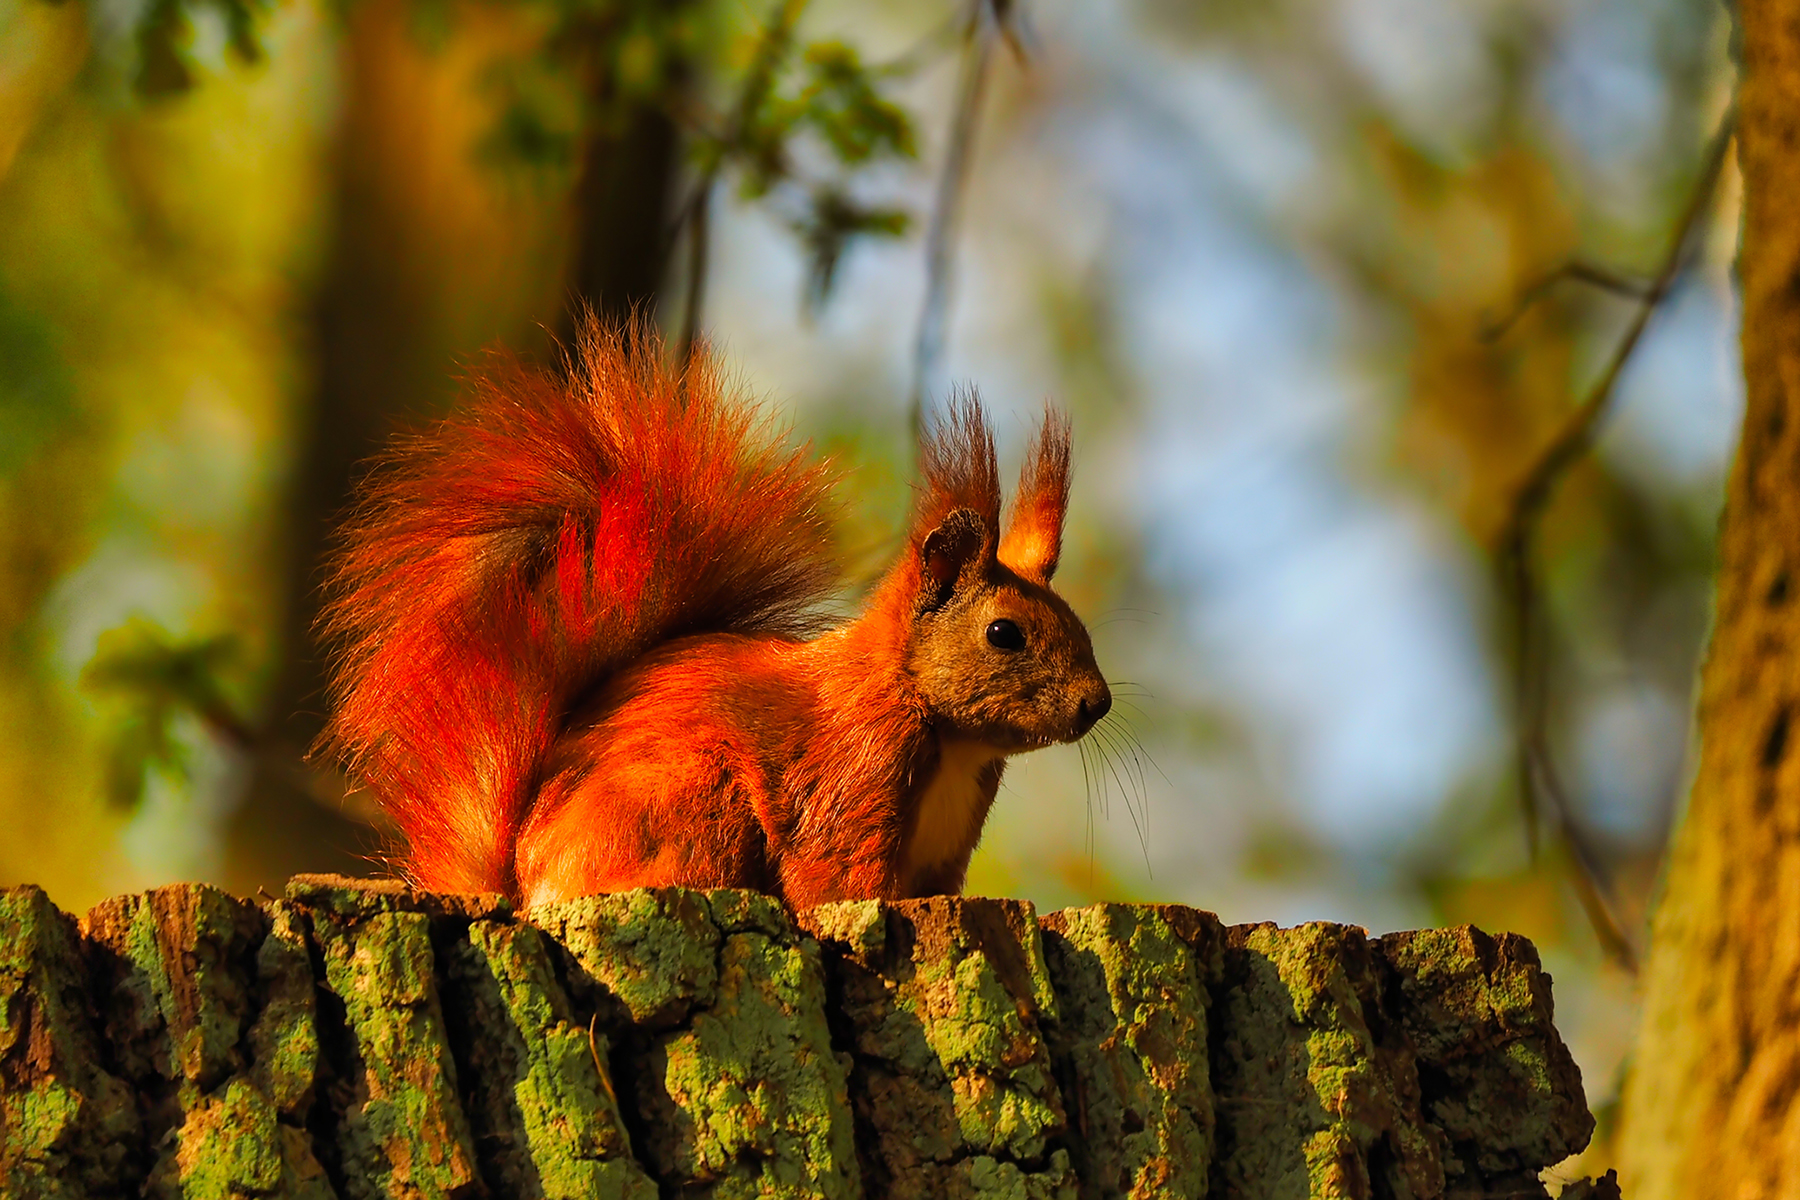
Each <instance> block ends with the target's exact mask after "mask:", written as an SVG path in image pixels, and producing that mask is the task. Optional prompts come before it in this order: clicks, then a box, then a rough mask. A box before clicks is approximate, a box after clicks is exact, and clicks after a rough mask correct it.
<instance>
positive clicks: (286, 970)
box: [82, 884, 333, 1200]
mask: <svg viewBox="0 0 1800 1200" xmlns="http://www.w3.org/2000/svg"><path fill="white" fill-rule="evenodd" d="M275 919H276V920H278V921H279V922H280V925H281V929H280V931H279V932H271V917H270V916H269V915H267V914H265V913H263V912H262V911H260V910H258V909H257V908H256V907H255V906H254V905H251V904H247V903H245V902H244V901H241V900H237V899H234V898H233V897H231V896H228V895H226V894H225V893H224V892H221V891H219V890H218V889H216V888H211V887H206V886H204V885H200V884H178V885H175V886H172V887H165V888H158V889H156V890H155V891H151V892H146V893H143V894H142V895H138V896H123V897H118V898H116V899H113V900H108V901H106V902H105V903H103V904H100V905H98V906H96V907H95V908H94V909H93V910H92V911H91V912H89V913H88V915H87V917H86V918H85V919H84V920H83V922H82V926H83V930H84V932H85V934H86V936H87V939H88V942H89V944H90V947H91V952H90V956H91V958H92V960H93V972H94V978H95V983H96V985H97V992H98V995H99V996H100V998H101V1002H100V1008H101V1011H102V1012H103V1013H104V1015H105V1028H106V1034H107V1040H108V1042H109V1044H110V1045H111V1046H112V1048H113V1052H114V1055H115V1058H116V1061H117V1062H118V1063H119V1066H120V1070H121V1071H122V1072H123V1073H124V1074H125V1075H126V1077H127V1078H129V1079H130V1080H131V1082H132V1083H133V1085H134V1086H135V1087H136V1088H137V1089H138V1094H139V1098H140V1107H141V1109H142V1111H143V1112H144V1114H145V1133H146V1137H147V1141H148V1143H149V1145H150V1148H151V1151H152V1155H153V1159H154V1161H153V1162H152V1163H151V1165H150V1169H149V1175H148V1180H147V1182H146V1183H145V1185H144V1194H145V1195H146V1196H148V1197H155V1198H158V1200H161V1198H168V1200H177V1198H180V1197H210V1196H227V1195H237V1196H247V1197H248V1196H255V1197H289V1198H292V1200H325V1198H327V1197H330V1196H332V1195H333V1193H332V1191H331V1188H330V1185H329V1183H328V1182H327V1180H326V1179H325V1175H324V1171H323V1169H322V1168H321V1167H320V1165H319V1163H318V1161H317V1159H316V1158H315V1157H314V1155H313V1153H312V1150H311V1147H310V1144H309V1141H308V1139H307V1137H306V1135H305V1132H304V1131H303V1130H302V1129H300V1128H299V1127H298V1126H299V1124H300V1122H301V1121H302V1119H303V1117H304V1112H305V1106H306V1103H307V1101H308V1099H309V1097H310V1095H311V1091H312V1081H313V1070H314V1069H315V1067H316V1062H317V1038H316V1034H315V1032H314V1030H313V1027H312V1006H311V1000H312V990H313V983H312V969H311V964H310V962H308V961H306V957H305V946H304V942H303V941H299V935H298V934H297V933H296V932H295V931H294V930H293V929H292V923H293V921H294V919H295V917H294V914H292V913H291V912H283V913H280V914H278V916H277V917H276V918H275ZM309 1050H310V1053H309ZM258 1051H260V1054H258V1053H257V1052H258ZM284 1117H285V1118H287V1119H288V1121H289V1122H290V1124H289V1125H288V1126H286V1127H283V1126H282V1124H281V1122H282V1120H283V1118H284Z"/></svg>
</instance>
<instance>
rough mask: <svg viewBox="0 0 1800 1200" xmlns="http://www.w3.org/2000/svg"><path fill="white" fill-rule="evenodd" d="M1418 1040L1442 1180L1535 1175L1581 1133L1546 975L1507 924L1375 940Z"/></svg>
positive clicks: (1570, 1149) (1588, 1123) (1578, 1099)
mask: <svg viewBox="0 0 1800 1200" xmlns="http://www.w3.org/2000/svg"><path fill="white" fill-rule="evenodd" d="M1377 947H1378V950H1379V952H1380V954H1381V957H1382V958H1383V959H1384V960H1385V961H1386V962H1387V963H1388V964H1389V967H1390V969H1391V971H1392V973H1393V979H1392V982H1391V985H1390V986H1391V987H1392V989H1393V990H1394V991H1395V993H1396V996H1395V1003H1394V1004H1393V1005H1392V1006H1391V1007H1392V1008H1393V1011H1394V1013H1395V1015H1396V1023H1397V1024H1398V1025H1399V1027H1400V1028H1401V1029H1402V1030H1403V1031H1404V1033H1405V1034H1406V1036H1407V1038H1408V1039H1410V1041H1411V1042H1412V1044H1413V1046H1414V1047H1416V1051H1417V1055H1418V1061H1419V1072H1420V1076H1421V1078H1422V1080H1423V1081H1424V1084H1425V1096H1424V1112H1425V1116H1426V1117H1427V1118H1428V1119H1429V1120H1430V1121H1431V1123H1432V1124H1433V1125H1434V1126H1436V1127H1437V1128H1438V1129H1440V1130H1442V1131H1443V1134H1444V1136H1445V1137H1446V1138H1448V1139H1449V1143H1450V1149H1449V1152H1448V1153H1447V1155H1446V1158H1445V1165H1446V1168H1447V1169H1448V1171H1449V1172H1450V1175H1451V1179H1450V1186H1449V1191H1450V1193H1451V1194H1455V1193H1456V1192H1458V1191H1466V1192H1470V1193H1479V1192H1481V1191H1483V1190H1493V1189H1494V1188H1495V1187H1496V1186H1497V1185H1499V1184H1500V1183H1502V1182H1504V1181H1506V1180H1509V1179H1512V1180H1518V1179H1522V1178H1529V1177H1533V1176H1535V1174H1536V1172H1537V1171H1538V1170H1539V1169H1540V1168H1541V1167H1542V1166H1543V1165H1544V1164H1546V1163H1554V1162H1557V1161H1558V1160H1560V1159H1562V1158H1564V1157H1565V1156H1567V1155H1570V1154H1573V1153H1575V1152H1576V1151H1578V1150H1580V1149H1581V1148H1582V1147H1583V1146H1585V1145H1587V1140H1588V1137H1589V1135H1590V1134H1591V1133H1592V1132H1593V1128H1594V1119H1593V1117H1592V1116H1591V1115H1590V1114H1589V1113H1588V1110H1587V1104H1586V1101H1585V1100H1584V1099H1583V1096H1582V1089H1581V1072H1580V1069H1579V1068H1577V1067H1576V1065H1575V1060H1574V1059H1573V1058H1572V1057H1571V1056H1570V1054H1569V1051H1568V1048H1567V1047H1566V1046H1564V1045H1563V1042H1562V1039H1561V1038H1560V1037H1558V1036H1557V1034H1556V1026H1555V1023H1554V1020H1553V1016H1554V1013H1553V1007H1552V1004H1551V999H1550V977H1549V976H1548V975H1546V974H1544V972H1543V969H1542V967H1541V966H1540V964H1539V962H1538V955H1537V950H1536V948H1535V947H1533V946H1532V944H1531V943H1530V942H1528V941H1526V940H1525V939H1524V938H1521V937H1518V936H1517V935H1514V934H1501V935H1499V936H1498V937H1491V936H1489V935H1488V934H1485V933H1483V932H1481V931H1480V930H1478V929H1474V928H1471V927H1469V926H1466V925H1465V926H1460V927H1458V928H1454V929H1426V930H1420V931H1417V932H1412V933H1395V934H1389V935H1387V936H1386V937H1384V938H1382V939H1380V941H1379V942H1378V943H1377Z"/></svg>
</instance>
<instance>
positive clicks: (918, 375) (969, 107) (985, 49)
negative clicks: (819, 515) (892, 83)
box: [912, 0, 1019, 434]
mask: <svg viewBox="0 0 1800 1200" xmlns="http://www.w3.org/2000/svg"><path fill="white" fill-rule="evenodd" d="M1002 10H1004V11H1002ZM1014 11H1015V5H1014V4H1012V3H1004V2H1003V0H974V7H973V9H972V11H971V13H970V17H969V25H968V34H967V37H968V50H967V52H966V53H965V54H964V56H963V65H962V76H961V79H960V81H959V82H958V84H957V90H956V110H955V112H954V113H953V114H952V116H951V119H950V143H949V146H948V147H947V148H946V150H945V153H944V170H943V174H942V175H940V176H939V177H938V187H937V197H936V199H935V200H934V201H933V203H932V206H931V225H930V228H929V229H928V230H927V231H926V234H925V302H924V305H923V307H922V308H921V309H920V311H919V336H918V340H917V342H916V343H915V344H914V349H913V391H912V424H913V431H914V433H915V434H916V433H918V432H919V431H920V430H922V429H923V428H924V426H925V392H926V389H927V388H928V387H929V386H930V383H931V380H932V379H933V378H935V377H936V375H937V370H938V366H939V364H940V363H941V362H942V361H943V357H944V327H945V323H946V321H947V319H948V316H949V310H950V267H951V258H952V256H951V248H952V245H953V243H954V242H955V239H956V221H957V217H958V216H959V215H960V212H961V209H962V196H963V191H964V188H965V185H966V184H967V183H968V176H969V162H970V159H971V156H972V153H973V151H974V148H975V127H976V124H977V122H978V120H979V118H980V115H981V101H982V98H983V97H984V96H985V95H986V93H987V81H988V67H989V64H990V62H991V60H992V59H993V51H994V41H995V39H996V37H999V36H1001V35H1002V32H1003V29H1002V27H1003V23H1004V22H1005V21H1006V20H1008V19H1009V16H1010V15H1011V14H1013V13H1014ZM1013 19H1016V18H1013ZM1007 36H1008V40H1009V41H1011V42H1012V44H1013V45H1014V46H1015V47H1016V46H1018V45H1019V43H1018V41H1017V39H1016V37H1014V36H1013V35H1010V34H1008V35H1007ZM1015 52H1016V51H1015Z"/></svg>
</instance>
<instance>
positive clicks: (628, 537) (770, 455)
mask: <svg viewBox="0 0 1800 1200" xmlns="http://www.w3.org/2000/svg"><path fill="white" fill-rule="evenodd" d="M829 488H830V478H829V476H828V473H827V472H826V470H825V468H824V467H822V466H820V465H818V464H816V463H814V462H812V461H810V460H809V459H808V458H807V457H806V456H805V455H804V454H802V453H800V452H797V451H793V450H790V449H787V448H785V447H783V446H782V444H781V443H780V441H779V440H778V439H777V438H776V437H775V435H774V432H773V431H772V430H771V429H770V428H769V426H768V423H767V422H766V421H765V419H764V418H763V417H762V416H761V415H760V414H759V413H758V412H757V411H756V409H755V408H754V407H753V406H752V405H750V404H749V403H747V402H746V401H745V400H744V399H743V398H742V397H740V396H737V395H734V394H732V393H731V392H730V391H729V390H728V389H727V388H726V387H725V386H724V385H723V383H722V381H721V379H720V377H719V375H718V373H717V371H716V370H715V369H714V368H713V367H712V366H711V364H710V363H709V362H708V361H707V360H706V359H705V358H704V357H703V356H697V357H696V358H695V360H694V362H693V364H692V365H690V366H689V367H688V368H687V369H686V370H685V371H682V372H679V373H676V372H672V371H670V370H669V369H667V368H666V367H664V366H663V365H662V355H661V347H660V346H659V345H658V344H656V341H655V339H654V337H653V336H651V335H649V334H647V333H645V332H643V331H641V330H636V329H634V330H628V331H625V332H613V331H608V330H605V329H602V328H601V327H600V326H599V325H598V324H597V323H596V322H594V321H592V320H590V321H588V322H587V323H586V324H585V325H584V327H583V329H582V331H581V334H580V336H579V339H578V342H577V346H576V351H575V354H574V356H573V359H572V361H571V362H570V363H569V364H568V369H567V371H566V373H565V374H564V375H553V374H551V373H548V372H544V371H538V370H533V369H529V368H526V367H524V366H521V365H519V364H517V363H515V362H511V361H496V363H495V364H494V365H493V366H492V367H491V368H490V369H489V370H488V371H487V372H486V373H485V374H483V375H482V376H481V377H480V378H479V379H478V380H477V381H476V383H475V385H474V387H473V388H472V389H471V394H470V395H469V397H468V399H467V400H466V401H465V402H464V403H463V405H462V406H461V407H459V408H458V410H457V411H456V412H455V413H453V414H452V415H451V416H450V417H449V418H447V419H446V420H444V421H443V422H442V423H440V424H439V425H438V426H437V427H436V428H435V429H433V430H431V431H429V432H427V433H424V434H421V435H418V436H416V437H413V438H410V439H408V440H406V441H403V442H401V443H400V444H399V445H398V446H397V447H396V448H395V449H394V450H393V451H392V452H391V453H390V454H389V455H388V456H387V457H386V459H385V460H384V461H382V462H381V463H380V464H378V465H377V467H376V469H375V470H374V471H373V472H372V473H371V476H370V481H369V483H368V484H367V485H366V486H365V488H364V489H363V491H362V494H361V497H360V502H359V504H358V506H357V508H356V510H355V512H354V513H353V514H352V517H351V519H350V521H349V522H348V524H347V525H346V527H345V528H344V531H343V533H342V540H341V545H340V548H339V552H338V555H337V558H336V565H335V569H334V571H333V573H332V577H331V582H330V586H331V593H332V598H331V600H330V603H329V605H328V607H327V609H326V612H325V616H324V618H323V621H322V629H323V632H324V634H325V635H326V637H327V639H328V640H330V641H331V642H333V643H334V649H335V661H336V668H335V671H334V675H333V683H332V689H331V694H332V701H333V714H332V718H331V721H330V724H329V725H328V727H327V729H326V733H325V738H324V740H325V743H326V744H327V745H328V746H329V747H330V748H331V749H333V750H334V751H335V752H336V753H339V754H341V755H342V756H343V757H344V758H345V759H346V761H347V763H348V765H349V767H350V769H351V770H352V772H353V773H354V774H355V775H357V776H358V777H359V778H360V779H361V780H362V781H363V782H364V783H365V784H366V785H367V786H369V787H370V788H372V789H373V790H374V792H375V793H376V798H377V799H378V801H379V802H380V803H381V805H382V807H383V808H384V809H385V810H386V811H387V812H388V813H389V814H390V815H391V816H392V817H393V819H394V820H395V822H396V823H397V824H398V825H399V827H400V831H401V833H402V834H403V835H404V836H405V838H406V843H407V851H406V857H405V859H404V861H403V862H401V863H400V864H398V865H399V866H400V867H401V868H402V869H403V870H404V872H405V873H406V875H407V876H408V877H409V878H410V879H411V880H412V881H413V882H414V883H415V884H417V885H419V886H421V887H425V888H430V889H433V890H438V891H477V890H487V891H502V892H513V891H515V890H516V887H515V884H516V880H515V877H514V863H513V854H514V847H515V845H516V842H517V837H518V832H519V829H520V827H521V824H522V822H523V821H524V819H525V817H526V815H527V813H528V810H529V807H530V804H531V801H532V796H533V793H534V791H535V789H536V787H537V785H538V782H539V780H538V774H539V771H540V770H541V768H542V764H543V762H544V759H545V756H546V755H547V754H548V752H549V750H550V748H551V747H552V745H553V744H554V743H555V741H556V739H557V737H558V735H559V733H560V732H561V731H562V727H563V724H564V722H565V719H566V716H567V713H568V712H569V710H570V709H571V707H572V706H573V705H574V704H576V703H577V702H578V701H579V700H580V699H581V697H582V696H583V694H584V693H586V692H588V691H590V690H591V689H593V688H595V687H596V686H597V685H599V684H601V683H603V682H604V681H605V680H606V679H607V678H608V677H609V675H611V674H612V673H613V672H615V671H617V670H618V669H619V668H620V667H622V666H623V665H625V664H627V663H630V662H632V661H633V660H635V659H637V658H638V657H639V656H640V655H642V654H643V653H644V652H645V651H646V650H648V649H649V648H651V647H653V646H655V645H658V644H660V643H662V642H665V641H667V640H669V639H671V638H675V637H680V636H683V635H687V634H696V633H749V634H761V635H784V636H794V637H798V636H804V635H805V634H807V633H809V632H812V631H813V630H814V629H816V627H817V621H816V619H815V614H816V612H817V606H818V604H819V602H820V601H821V600H823V599H824V598H825V597H826V596H827V595H828V594H829V593H830V591H831V589H832V588H833V587H834V585H835V584H836V578H837V572H836V566H835V563H834V562H833V560H832V557H831V555H830V552H829V536H828V522H827V519H826V506H827V502H828V493H829Z"/></svg>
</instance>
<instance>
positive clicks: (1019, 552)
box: [999, 409, 1069, 583]
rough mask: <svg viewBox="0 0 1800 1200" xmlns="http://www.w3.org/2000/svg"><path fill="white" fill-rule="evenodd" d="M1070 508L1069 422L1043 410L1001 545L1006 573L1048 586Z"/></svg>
mask: <svg viewBox="0 0 1800 1200" xmlns="http://www.w3.org/2000/svg"><path fill="white" fill-rule="evenodd" d="M1068 507H1069V418H1068V417H1067V416H1066V415H1064V414H1063V413H1060V412H1057V411H1056V410H1055V409H1045V410H1044V423H1043V425H1042V426H1041V427H1040V428H1039V429H1038V432H1037V434H1036V436H1034V437H1033V438H1032V439H1031V445H1030V447H1028V448H1027V449H1026V451H1025V466H1024V468H1023V470H1021V471H1020V472H1019V491H1018V493H1017V494H1016V495H1015V496H1014V497H1013V503H1012V516H1011V519H1010V520H1009V521H1008V522H1007V526H1006V536H1005V538H1003V539H1002V540H1001V542H1000V553H999V558H1000V561H1001V562H1002V563H1004V564H1005V565H1006V566H1007V567H1008V568H1010V569H1011V570H1013V571H1015V572H1017V573H1018V574H1019V575H1022V576H1024V577H1025V578H1026V579H1030V580H1034V581H1036V582H1038V583H1049V582H1050V577H1051V576H1052V575H1054V574H1055V573H1056V562H1057V559H1059V558H1060V557H1061V556H1062V528H1063V515H1064V514H1065V513H1066V512H1067V511H1068Z"/></svg>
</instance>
